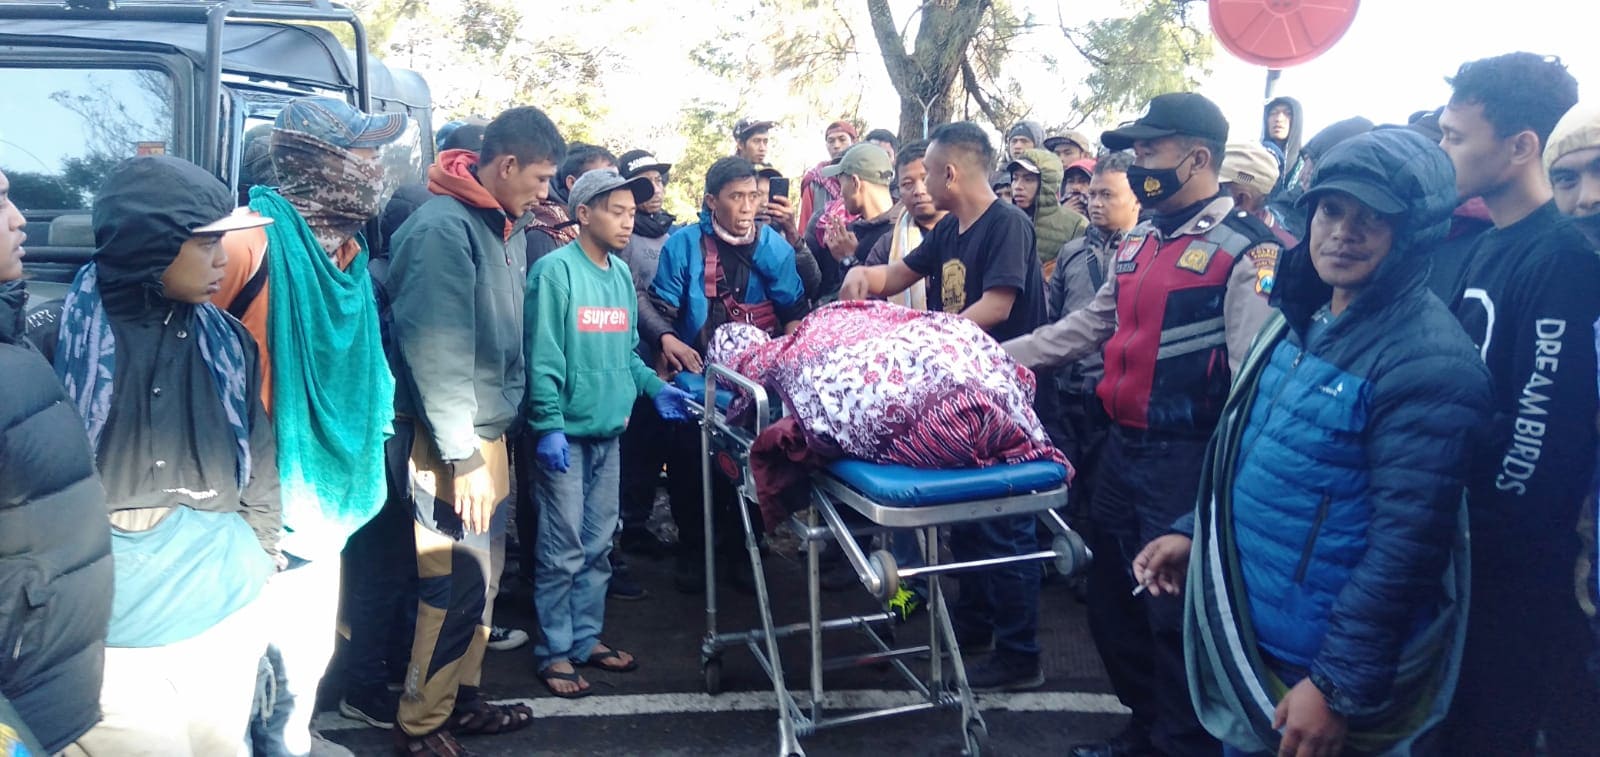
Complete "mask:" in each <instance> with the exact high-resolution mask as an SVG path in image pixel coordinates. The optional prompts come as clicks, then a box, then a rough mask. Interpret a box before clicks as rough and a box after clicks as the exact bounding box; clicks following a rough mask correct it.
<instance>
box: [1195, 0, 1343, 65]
mask: <svg viewBox="0 0 1600 757" xmlns="http://www.w3.org/2000/svg"><path fill="white" fill-rule="evenodd" d="M1360 4H1361V0H1210V3H1209V5H1210V6H1211V29H1212V31H1214V32H1215V33H1216V35H1217V40H1218V41H1220V42H1221V43H1222V46H1223V47H1226V48H1228V52H1230V53H1233V54H1234V56H1236V57H1238V58H1239V59H1241V60H1243V61H1245V62H1246V63H1253V64H1255V65H1258V66H1266V67H1267V68H1273V69H1279V68H1288V67H1290V66H1298V65H1300V64H1301V63H1305V62H1306V61H1309V60H1311V59H1312V58H1315V57H1317V56H1318V55H1321V54H1323V53H1325V52H1327V51H1328V48H1330V47H1333V45H1334V43H1335V42H1338V41H1339V38H1340V37H1343V36H1344V33H1345V31H1346V30H1348V29H1349V28H1350V24H1351V22H1353V21H1355V18H1356V7H1357V6H1359V5H1360Z"/></svg>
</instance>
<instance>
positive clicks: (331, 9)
mask: <svg viewBox="0 0 1600 757" xmlns="http://www.w3.org/2000/svg"><path fill="white" fill-rule="evenodd" d="M5 19H40V20H101V21H164V22H168V23H173V22H177V23H193V24H205V25H206V89H205V100H204V102H205V103H206V118H205V122H204V131H203V132H202V134H201V143H200V144H201V150H202V152H201V155H202V161H203V162H202V164H201V165H204V166H207V167H210V168H212V169H215V167H216V166H217V164H218V163H219V162H220V155H221V149H222V146H221V128H222V123H221V121H222V26H223V24H225V23H226V22H227V21H229V20H237V21H277V22H282V23H289V24H293V23H307V22H311V23H336V24H348V25H349V26H350V28H351V30H353V31H354V33H355V46H354V48H355V49H354V50H353V51H352V55H353V56H354V57H355V62H356V99H357V102H356V105H357V107H359V108H361V109H362V110H371V109H372V90H371V86H370V83H369V74H368V60H367V29H366V27H365V26H364V25H362V23H361V19H360V18H359V17H357V16H356V14H355V11H352V10H350V9H349V8H347V7H345V6H343V5H341V4H339V3H336V2H332V1H331V0H126V1H125V2H118V1H117V0H0V20H5Z"/></svg>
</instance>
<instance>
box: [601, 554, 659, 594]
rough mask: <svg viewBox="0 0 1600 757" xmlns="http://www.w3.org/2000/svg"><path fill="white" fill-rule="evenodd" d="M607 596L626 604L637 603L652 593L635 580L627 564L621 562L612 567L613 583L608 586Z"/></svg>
mask: <svg viewBox="0 0 1600 757" xmlns="http://www.w3.org/2000/svg"><path fill="white" fill-rule="evenodd" d="M606 596H607V597H608V598H611V599H620V600H623V601H624V602H636V601H638V600H641V599H644V598H645V597H648V596H650V592H648V591H646V590H645V588H644V587H643V586H640V585H639V582H638V581H635V580H633V575H632V574H630V573H629V572H628V566H627V565H626V564H625V563H620V562H619V563H617V564H615V565H613V566H611V581H610V582H608V583H607V584H606Z"/></svg>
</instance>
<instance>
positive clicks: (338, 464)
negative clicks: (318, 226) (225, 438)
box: [250, 186, 394, 559]
mask: <svg viewBox="0 0 1600 757" xmlns="http://www.w3.org/2000/svg"><path fill="white" fill-rule="evenodd" d="M250 208H251V209H252V210H254V211H256V212H258V213H260V214H261V215H263V216H266V217H268V218H271V219H273V220H274V221H275V223H273V224H272V225H271V226H268V227H266V232H267V255H266V259H267V265H268V269H267V281H268V282H269V284H270V288H269V290H268V291H269V299H268V311H267V312H268V318H267V344H268V346H269V348H270V349H271V352H272V399H273V402H272V417H273V425H274V427H275V428H276V430H277V436H278V475H279V479H280V480H281V482H282V485H283V523H284V526H285V527H287V529H288V530H289V531H290V534H289V537H287V538H286V539H285V540H284V547H285V549H286V550H287V551H290V552H293V553H295V554H297V555H300V556H302V557H313V556H314V555H310V554H302V552H315V553H320V554H321V555H330V554H331V556H332V557H333V558H335V559H337V551H338V550H339V549H341V548H343V546H344V541H345V539H347V538H349V536H350V534H351V533H353V532H354V531H355V530H356V529H357V528H360V527H361V525H362V524H363V523H366V522H367V521H368V520H370V519H371V518H372V516H373V515H375V514H377V512H378V509H379V508H380V507H382V505H383V502H384V499H385V496H386V490H385V485H384V474H383V460H384V457H383V444H384V440H385V439H386V438H388V436H389V435H390V434H392V433H393V420H394V377H393V376H392V375H391V374H390V373H389V367H388V363H387V362H386V361H385V359H384V354H383V346H382V343H381V342H380V338H379V332H378V307H377V301H376V300H375V299H374V298H373V293H372V278H371V277H370V276H369V275H368V274H367V251H366V249H365V248H364V247H363V249H362V251H361V254H360V255H358V256H356V259H355V260H354V261H353V262H352V263H351V264H350V270H349V271H341V270H339V266H338V265H337V264H335V263H334V261H333V259H332V258H330V257H329V256H328V254H327V253H326V252H325V251H324V250H323V247H322V245H321V244H319V243H318V242H317V238H316V236H315V235H314V234H313V233H312V231H311V228H310V227H309V226H307V225H306V222H305V220H304V219H302V218H301V217H300V214H299V213H298V212H296V211H295V209H294V208H293V207H292V206H290V205H289V203H288V201H286V200H284V199H283V197H282V196H281V195H279V194H278V193H277V192H276V191H275V190H273V189H271V188H269V187H263V186H257V187H253V188H252V189H251V190H250ZM297 550H298V551H297Z"/></svg>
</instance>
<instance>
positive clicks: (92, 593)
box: [0, 281, 111, 752]
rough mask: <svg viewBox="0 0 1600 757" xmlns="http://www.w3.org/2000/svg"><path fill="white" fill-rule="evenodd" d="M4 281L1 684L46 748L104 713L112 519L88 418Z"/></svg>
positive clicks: (13, 288)
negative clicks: (27, 332) (37, 347)
mask: <svg viewBox="0 0 1600 757" xmlns="http://www.w3.org/2000/svg"><path fill="white" fill-rule="evenodd" d="M25 301H26V292H25V291H24V290H23V288H22V282H19V281H13V282H5V283H0V693H4V695H5V698H6V699H9V700H11V704H12V705H13V706H14V707H16V709H17V712H18V714H20V715H21V716H22V720H23V722H24V723H25V724H26V725H27V726H28V728H29V729H30V730H32V731H33V733H34V735H35V736H36V737H38V739H39V741H40V742H41V743H42V744H43V745H44V748H45V750H46V751H47V752H56V751H60V750H61V749H64V748H66V746H67V745H69V744H71V743H72V742H73V741H76V740H77V738H78V737H79V736H82V735H83V734H84V732H85V731H88V730H89V728H90V727H92V726H93V725H94V724H95V723H96V722H98V721H99V720H100V680H101V675H102V673H103V671H104V666H105V640H106V625H107V623H109V622H110V619H111V527H110V524H109V523H108V521H107V519H106V494H105V490H104V489H103V488H101V486H100V479H99V477H98V476H96V475H95V468H94V457H93V456H92V455H91V454H90V453H89V440H88V437H87V436H86V435H85V434H84V433H83V421H82V420H80V419H79V417H78V413H77V412H76V411H75V410H74V409H73V407H72V404H71V403H70V402H69V401H68V399H67V395H66V392H65V391H63V390H62V388H61V385H60V384H59V383H58V382H57V381H56V376H55V372H54V371H52V370H50V365H49V363H46V362H45V360H44V358H43V357H41V356H40V355H39V354H38V353H37V352H35V351H34V350H33V348H32V347H31V345H29V343H28V342H27V340H26V339H24V338H23V333H22V311H23V305H24V303H25Z"/></svg>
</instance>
